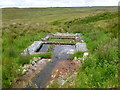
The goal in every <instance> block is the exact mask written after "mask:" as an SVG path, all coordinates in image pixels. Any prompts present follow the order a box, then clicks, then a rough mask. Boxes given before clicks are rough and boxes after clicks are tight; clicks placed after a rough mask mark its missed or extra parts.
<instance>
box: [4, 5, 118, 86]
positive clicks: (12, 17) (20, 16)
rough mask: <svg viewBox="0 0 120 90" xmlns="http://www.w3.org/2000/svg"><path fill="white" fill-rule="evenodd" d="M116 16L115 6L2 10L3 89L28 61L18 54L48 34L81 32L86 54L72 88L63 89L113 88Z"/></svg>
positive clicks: (14, 78)
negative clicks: (86, 48) (86, 50)
mask: <svg viewBox="0 0 120 90" xmlns="http://www.w3.org/2000/svg"><path fill="white" fill-rule="evenodd" d="M14 12H16V13H14ZM117 17H118V16H117V7H89V8H42V9H14V8H13V9H3V27H2V31H3V32H2V39H3V43H2V46H3V48H2V70H3V73H2V76H3V82H2V84H3V87H11V84H14V83H15V81H16V80H17V79H18V78H19V76H20V75H21V72H22V70H21V68H20V66H21V65H23V64H24V62H25V63H28V62H29V60H30V57H29V56H26V57H22V56H21V55H20V53H21V52H23V50H24V49H25V48H27V47H28V46H29V45H31V44H32V43H33V41H35V40H40V38H41V37H44V36H45V35H46V34H48V33H51V32H52V33H54V32H70V33H82V34H83V35H84V41H85V42H86V43H87V47H88V49H89V53H90V54H89V56H88V58H87V60H85V62H84V64H83V65H82V67H81V68H80V69H79V70H78V75H77V77H76V80H75V85H74V86H71V84H70V83H66V84H65V85H64V86H63V87H69V88H70V87H79V88H82V87H84V88H85V87H86V88H92V87H96V88H97V87H116V86H115V85H118V81H117V78H118V76H117V74H118V72H117V68H118V48H117V46H118V38H117V30H118V29H117V27H118V23H117V20H118V18H117ZM78 57H79V56H78Z"/></svg>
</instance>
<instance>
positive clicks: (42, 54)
mask: <svg viewBox="0 0 120 90" xmlns="http://www.w3.org/2000/svg"><path fill="white" fill-rule="evenodd" d="M51 56H52V53H41V54H36V55H31V56H30V57H41V58H45V59H49V58H51Z"/></svg>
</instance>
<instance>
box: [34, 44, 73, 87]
mask: <svg viewBox="0 0 120 90" xmlns="http://www.w3.org/2000/svg"><path fill="white" fill-rule="evenodd" d="M48 46H50V45H48V44H45V45H43V47H42V48H41V50H39V52H47V47H48ZM52 46H53V45H52ZM54 46H55V48H54V50H53V52H52V53H53V56H52V59H53V60H52V61H50V62H49V63H48V64H47V65H46V66H45V67H44V68H43V69H42V71H41V72H40V73H39V74H38V75H37V76H36V77H35V78H33V80H32V83H33V84H34V85H37V87H38V88H45V87H46V85H47V84H48V83H49V81H50V80H51V75H52V71H53V69H54V68H55V66H56V65H57V63H59V62H60V61H64V60H67V58H68V57H69V55H71V54H72V53H73V52H75V45H54Z"/></svg>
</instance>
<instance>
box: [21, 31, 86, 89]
mask: <svg viewBox="0 0 120 90" xmlns="http://www.w3.org/2000/svg"><path fill="white" fill-rule="evenodd" d="M49 38H50V39H52V38H59V39H71V38H72V39H73V38H74V40H76V43H63V42H62V43H61V42H45V41H47V40H48V39H49ZM48 46H54V49H53V51H51V53H52V54H53V55H52V57H51V60H52V61H50V62H48V63H47V64H46V65H45V66H44V67H43V68H41V70H40V71H39V72H37V75H35V77H33V78H31V80H30V82H31V84H30V83H28V84H26V85H27V86H26V87H28V88H31V87H32V85H33V86H35V87H37V88H45V87H46V86H47V85H48V84H49V82H50V80H51V75H52V71H53V69H54V68H55V67H56V65H57V64H58V63H59V62H62V61H65V60H67V59H68V58H69V56H70V55H71V54H74V53H75V52H77V51H82V52H84V55H83V59H85V57H86V56H87V55H88V50H87V47H86V43H84V41H83V40H82V34H78V33H77V34H70V33H56V34H48V35H47V36H46V37H44V38H42V39H41V41H34V42H33V44H32V45H30V46H29V47H28V48H26V49H25V50H24V51H23V53H21V54H22V55H28V54H29V55H33V54H39V53H46V52H48ZM33 74H34V73H33Z"/></svg>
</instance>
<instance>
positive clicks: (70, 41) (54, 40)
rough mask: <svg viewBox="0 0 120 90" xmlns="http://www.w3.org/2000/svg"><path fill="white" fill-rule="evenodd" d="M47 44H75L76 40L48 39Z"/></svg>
mask: <svg viewBox="0 0 120 90" xmlns="http://www.w3.org/2000/svg"><path fill="white" fill-rule="evenodd" d="M45 42H61V43H62V42H63V43H75V40H74V39H48V40H47V41H45Z"/></svg>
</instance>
